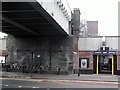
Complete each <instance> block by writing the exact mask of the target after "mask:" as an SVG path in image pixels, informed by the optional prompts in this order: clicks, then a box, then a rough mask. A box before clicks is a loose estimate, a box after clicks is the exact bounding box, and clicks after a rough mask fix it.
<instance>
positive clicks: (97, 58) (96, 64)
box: [93, 51, 117, 75]
mask: <svg viewBox="0 0 120 90" xmlns="http://www.w3.org/2000/svg"><path fill="white" fill-rule="evenodd" d="M93 73H94V74H112V75H114V74H117V56H116V52H115V51H114V52H113V51H104V52H103V51H99V52H98V51H95V52H94V55H93Z"/></svg>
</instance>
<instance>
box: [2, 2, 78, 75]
mask: <svg viewBox="0 0 120 90" xmlns="http://www.w3.org/2000/svg"><path fill="white" fill-rule="evenodd" d="M0 15H1V16H0V17H1V18H0V20H1V21H2V25H1V26H0V27H2V32H4V33H7V34H8V39H7V51H8V56H7V57H6V64H7V65H13V64H14V65H17V66H16V67H19V70H20V71H22V72H30V71H31V70H32V69H33V67H34V69H35V70H38V71H39V72H40V73H43V72H58V70H59V71H60V72H63V73H64V74H65V73H69V72H71V71H72V70H73V60H74V59H73V58H74V56H73V51H74V37H75V36H74V33H73V35H68V33H66V32H65V30H64V29H63V28H62V27H61V26H60V25H59V24H58V23H57V22H56V21H55V20H54V19H53V18H52V16H50V15H49V14H48V13H47V12H46V10H44V8H43V7H42V6H41V5H40V4H39V3H38V2H2V10H1V13H0ZM74 17H75V19H76V20H74V22H75V26H74V27H73V29H74V31H73V32H75V34H78V33H79V25H80V24H79V22H80V18H79V17H80V13H79V10H77V11H76V14H75V16H74ZM68 23H69V22H68ZM73 25H74V24H73ZM75 38H76V37H75ZM77 40H78V39H75V43H76V45H75V46H76V48H77ZM76 51H77V49H76ZM77 56H78V55H77ZM58 68H59V69H58ZM7 70H8V71H9V70H10V69H9V68H7ZM15 70H16V71H19V70H18V68H15ZM32 71H33V70H32Z"/></svg>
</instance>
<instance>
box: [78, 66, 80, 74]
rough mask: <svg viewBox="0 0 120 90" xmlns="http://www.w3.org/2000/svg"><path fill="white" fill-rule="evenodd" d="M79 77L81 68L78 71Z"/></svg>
mask: <svg viewBox="0 0 120 90" xmlns="http://www.w3.org/2000/svg"><path fill="white" fill-rule="evenodd" d="M78 76H80V68H79V69H78Z"/></svg>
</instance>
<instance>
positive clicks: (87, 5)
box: [0, 0, 120, 38]
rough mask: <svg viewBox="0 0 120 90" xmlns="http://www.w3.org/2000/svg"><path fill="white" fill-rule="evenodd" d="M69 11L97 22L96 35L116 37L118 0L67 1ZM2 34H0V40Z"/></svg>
mask: <svg viewBox="0 0 120 90" xmlns="http://www.w3.org/2000/svg"><path fill="white" fill-rule="evenodd" d="M67 1H68V3H69V5H70V7H71V9H73V8H80V12H81V19H86V20H89V21H98V34H99V35H101V36H117V35H118V1H120V0H67ZM3 36H4V34H1V33H0V38H1V37H3Z"/></svg>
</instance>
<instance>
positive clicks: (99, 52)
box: [93, 51, 116, 54]
mask: <svg viewBox="0 0 120 90" xmlns="http://www.w3.org/2000/svg"><path fill="white" fill-rule="evenodd" d="M93 54H116V51H94V52H93Z"/></svg>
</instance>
